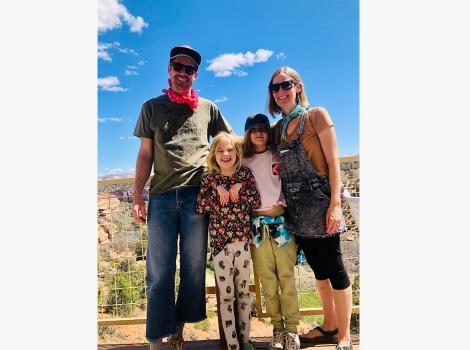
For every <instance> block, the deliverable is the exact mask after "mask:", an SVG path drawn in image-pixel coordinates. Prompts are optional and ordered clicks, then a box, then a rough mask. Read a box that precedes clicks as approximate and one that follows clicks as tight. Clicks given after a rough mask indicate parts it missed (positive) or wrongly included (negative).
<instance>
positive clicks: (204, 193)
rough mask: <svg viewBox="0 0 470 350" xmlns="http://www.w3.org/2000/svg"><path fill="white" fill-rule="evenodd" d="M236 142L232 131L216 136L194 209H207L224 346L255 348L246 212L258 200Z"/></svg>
mask: <svg viewBox="0 0 470 350" xmlns="http://www.w3.org/2000/svg"><path fill="white" fill-rule="evenodd" d="M236 141H237V140H236V137H235V136H234V135H232V134H229V133H226V132H221V133H219V134H217V136H216V137H215V138H214V140H213V142H212V144H211V147H210V150H209V155H208V157H207V166H208V172H207V173H206V174H204V175H203V177H202V180H201V189H200V192H199V196H198V199H197V208H196V210H197V211H198V212H199V213H204V212H206V213H208V214H209V237H210V248H211V257H212V258H213V261H214V270H215V278H216V280H217V287H218V290H219V298H220V314H221V318H222V326H223V328H224V333H225V338H226V340H227V346H228V349H229V350H239V349H243V350H253V349H254V347H253V344H252V343H251V342H250V319H251V299H250V291H249V287H250V260H251V255H250V212H251V210H253V209H257V208H259V206H260V204H261V200H260V197H259V193H258V190H257V188H256V182H255V179H254V177H253V175H252V173H251V171H250V170H249V169H248V168H246V167H244V166H242V165H241V159H242V154H241V150H240V146H239V145H237V142H236ZM235 301H236V309H235ZM235 312H237V316H238V329H239V331H240V334H239V335H237V330H236V327H235V314H234V313H235ZM238 337H239V339H238Z"/></svg>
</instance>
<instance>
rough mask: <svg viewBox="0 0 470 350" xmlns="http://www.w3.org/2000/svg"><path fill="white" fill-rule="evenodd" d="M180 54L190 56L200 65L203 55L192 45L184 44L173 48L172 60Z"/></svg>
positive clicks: (171, 52)
mask: <svg viewBox="0 0 470 350" xmlns="http://www.w3.org/2000/svg"><path fill="white" fill-rule="evenodd" d="M178 56H186V57H189V58H190V59H192V60H193V61H194V63H196V65H197V66H198V67H199V65H200V64H201V55H200V54H199V52H197V51H196V50H194V49H193V48H192V47H190V46H186V45H183V46H176V47H174V48H172V49H171V51H170V60H172V59H174V58H176V57H178Z"/></svg>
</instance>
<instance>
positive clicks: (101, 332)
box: [98, 326, 115, 337]
mask: <svg viewBox="0 0 470 350" xmlns="http://www.w3.org/2000/svg"><path fill="white" fill-rule="evenodd" d="M114 333H115V329H114V328H113V327H109V326H100V327H98V335H99V336H100V337H102V336H104V335H105V334H109V335H113V334H114Z"/></svg>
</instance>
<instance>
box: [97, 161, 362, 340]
mask: <svg viewBox="0 0 470 350" xmlns="http://www.w3.org/2000/svg"><path fill="white" fill-rule="evenodd" d="M340 163H341V164H342V165H343V164H346V163H350V164H351V166H350V167H347V170H346V171H343V173H348V172H350V171H351V170H352V171H358V169H359V156H358V155H356V156H350V157H341V158H340ZM133 182H134V178H120V179H108V180H99V181H98V186H99V187H100V186H112V185H123V184H124V185H125V184H128V185H131V184H133ZM349 184H350V186H351V187H350V188H348V189H349V190H350V192H351V193H352V194H354V195H356V196H358V193H359V187H358V186H359V184H358V182H357V183H356V182H355V180H353V181H349ZM351 184H352V185H351ZM112 199H113V198H112V196H111V194H110V195H109V210H108V211H109V212H110V213H112V212H113V210H112V203H111V202H112ZM128 200H129V199H128ZM129 207H130V203H129ZM100 210H101V212H100V213H101V214H100V215H108V214H109V213H106V209H100V208H99V211H100ZM343 210H344V208H343ZM345 211H347V208H346V210H345ZM103 212H104V213H105V214H103ZM128 214H129V213H128ZM111 218H112V215H111ZM130 220H133V219H130ZM352 225H356V223H355V222H353V223H352ZM354 229H355V230H357V232H358V227H355V228H354ZM141 230H142V227H141ZM127 243H132V242H127ZM99 250H100V249H99ZM99 259H100V256H99ZM357 259H358V258H357ZM98 264H100V261H99V262H98ZM357 264H358V261H357ZM296 268H297V267H296ZM253 273H254V283H253V284H250V292H253V293H254V294H255V297H256V302H255V304H256V311H257V317H260V318H263V317H268V314H267V313H266V312H265V311H263V307H262V293H261V286H260V281H259V278H258V275H257V274H256V271H253ZM98 275H99V278H101V279H106V277H107V276H106V275H103V274H102V273H101V272H100V271H98ZM297 279H298V280H300V279H301V277H297ZM144 288H145V287H144ZM99 292H100V291H99ZM206 294H207V295H216V296H217V301H218V293H217V289H216V286H206ZM300 294H301V293H299V297H301V295H300ZM304 294H305V293H304ZM98 304H99V305H98V306H99V307H100V303H98ZM218 305H219V303H218V302H217V314H218V318H219V334H220V336H221V338H222V337H223V330H222V328H221V323H220V313H219V310H218ZM359 312H360V307H359V305H354V306H353V313H359ZM321 314H323V309H322V308H321V307H318V308H301V309H300V315H301V316H305V315H321ZM145 322H146V318H145V317H115V318H99V317H98V326H114V325H133V324H144V323H145Z"/></svg>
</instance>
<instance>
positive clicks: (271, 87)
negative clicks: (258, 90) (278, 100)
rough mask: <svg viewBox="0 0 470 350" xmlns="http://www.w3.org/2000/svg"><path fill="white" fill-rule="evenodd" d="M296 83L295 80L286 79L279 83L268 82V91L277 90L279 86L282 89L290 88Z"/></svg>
mask: <svg viewBox="0 0 470 350" xmlns="http://www.w3.org/2000/svg"><path fill="white" fill-rule="evenodd" d="M297 84H298V83H297V82H296V81H295V80H286V81H283V82H282V83H279V84H273V83H271V84H269V91H271V92H278V91H279V89H280V88H282V90H290V89H292V87H293V86H296V85H297Z"/></svg>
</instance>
